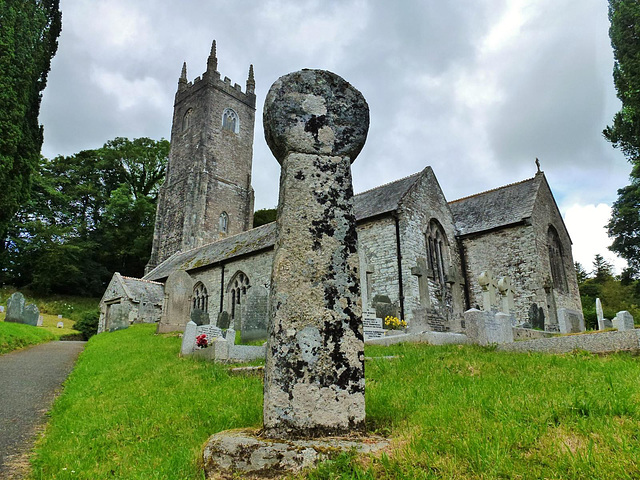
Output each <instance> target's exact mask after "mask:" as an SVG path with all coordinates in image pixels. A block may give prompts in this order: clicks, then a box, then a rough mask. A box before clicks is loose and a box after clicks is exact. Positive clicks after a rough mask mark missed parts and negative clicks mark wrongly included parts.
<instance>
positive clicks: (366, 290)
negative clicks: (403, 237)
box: [357, 215, 400, 310]
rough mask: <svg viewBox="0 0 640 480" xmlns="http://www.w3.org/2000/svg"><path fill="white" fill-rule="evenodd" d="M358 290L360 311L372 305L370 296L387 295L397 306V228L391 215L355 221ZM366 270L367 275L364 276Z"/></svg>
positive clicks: (397, 306)
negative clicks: (360, 301) (360, 298)
mask: <svg viewBox="0 0 640 480" xmlns="http://www.w3.org/2000/svg"><path fill="white" fill-rule="evenodd" d="M357 231H358V255H359V258H360V289H361V291H362V308H363V310H367V309H371V308H372V307H373V298H374V297H375V296H376V295H378V296H386V297H388V298H389V300H390V301H391V303H392V304H394V305H395V306H396V308H399V305H400V296H399V285H398V257H397V254H396V253H397V251H396V227H395V221H394V219H393V217H392V216H391V215H387V216H384V217H379V218H377V219H374V220H370V221H366V222H362V223H360V224H358V228H357ZM367 271H369V272H370V273H369V275H367Z"/></svg>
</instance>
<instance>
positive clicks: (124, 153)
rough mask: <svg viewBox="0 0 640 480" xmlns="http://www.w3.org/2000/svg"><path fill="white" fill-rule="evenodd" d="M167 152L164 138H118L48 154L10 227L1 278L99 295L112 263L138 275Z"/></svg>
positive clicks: (113, 267)
mask: <svg viewBox="0 0 640 480" xmlns="http://www.w3.org/2000/svg"><path fill="white" fill-rule="evenodd" d="M147 150H148V151H147ZM168 152H169V142H167V141H166V140H160V141H157V142H156V141H154V140H151V139H148V138H143V139H135V140H128V139H123V138H117V139H115V140H113V141H111V142H107V143H106V144H105V145H104V146H103V147H102V148H99V149H95V150H85V151H82V152H79V153H77V154H75V155H71V156H67V157H64V156H59V157H56V158H54V159H53V160H46V159H43V160H42V162H41V164H40V166H39V170H38V172H36V174H35V175H34V177H33V194H32V196H31V198H30V200H29V201H27V202H26V203H25V204H24V206H23V208H21V209H20V210H19V211H18V213H17V214H16V222H15V223H14V224H13V225H12V226H11V228H10V229H9V230H8V235H7V237H6V243H7V245H8V248H7V251H6V252H5V256H4V258H5V260H4V261H0V282H4V283H11V284H14V285H15V286H18V287H20V286H25V285H28V286H30V287H32V288H33V289H34V290H37V291H38V292H44V293H46V292H55V293H71V294H83V295H99V294H101V293H102V292H103V291H104V287H105V283H106V282H107V281H108V280H109V278H110V277H111V275H112V274H113V272H114V271H119V272H121V273H122V274H124V275H131V276H141V275H142V274H143V273H144V266H145V264H146V262H147V260H148V258H149V255H150V253H151V242H152V238H153V227H154V215H155V210H156V196H157V193H156V192H157V191H158V188H159V185H160V184H161V183H162V181H163V179H164V172H165V168H166V164H167V157H168Z"/></svg>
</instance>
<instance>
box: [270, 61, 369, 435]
mask: <svg viewBox="0 0 640 480" xmlns="http://www.w3.org/2000/svg"><path fill="white" fill-rule="evenodd" d="M263 123H264V129H265V137H266V140H267V143H268V144H269V147H270V148H271V151H272V152H273V154H274V155H275V157H276V159H277V160H278V162H279V163H280V164H281V165H282V172H281V176H280V197H279V203H278V217H277V223H276V244H275V250H274V259H273V270H272V276H271V296H270V324H269V339H268V344H267V356H266V364H265V382H264V429H265V433H266V435H267V436H269V437H287V438H292V437H318V436H323V435H332V434H343V433H347V432H353V431H358V430H363V429H364V420H365V404H364V339H363V329H362V317H361V305H360V285H359V274H358V255H357V252H356V247H357V236H356V219H355V215H354V212H353V187H352V183H351V162H353V161H354V160H355V158H356V157H357V155H358V154H359V153H360V151H361V150H362V147H363V146H364V142H365V139H366V135H367V130H368V127H369V108H368V106H367V104H366V102H365V100H364V98H363V97H362V94H361V93H360V92H358V91H357V90H356V89H355V88H353V87H352V86H351V85H350V84H349V83H347V82H346V81H345V80H344V79H342V78H341V77H339V76H337V75H335V74H334V73H331V72H327V71H323V70H302V71H299V72H295V73H291V74H289V75H285V76H283V77H281V78H279V79H278V80H276V82H275V83H274V84H273V86H272V87H271V89H270V90H269V93H268V95H267V98H266V101H265V107H264V122H263Z"/></svg>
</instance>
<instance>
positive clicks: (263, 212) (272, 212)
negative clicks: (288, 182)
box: [253, 208, 278, 228]
mask: <svg viewBox="0 0 640 480" xmlns="http://www.w3.org/2000/svg"><path fill="white" fill-rule="evenodd" d="M277 213H278V209H277V208H263V209H260V210H256V211H255V213H254V214H253V228H256V227H260V226H261V225H266V224H267V223H271V222H275V221H276V214H277Z"/></svg>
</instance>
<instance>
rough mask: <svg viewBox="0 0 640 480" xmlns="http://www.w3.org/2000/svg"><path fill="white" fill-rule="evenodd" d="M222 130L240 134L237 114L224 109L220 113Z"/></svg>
mask: <svg viewBox="0 0 640 480" xmlns="http://www.w3.org/2000/svg"><path fill="white" fill-rule="evenodd" d="M222 129H223V130H229V131H230V132H233V133H238V132H240V119H239V118H238V114H237V113H236V112H235V111H233V110H232V109H230V108H225V110H224V112H223V113H222Z"/></svg>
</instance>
